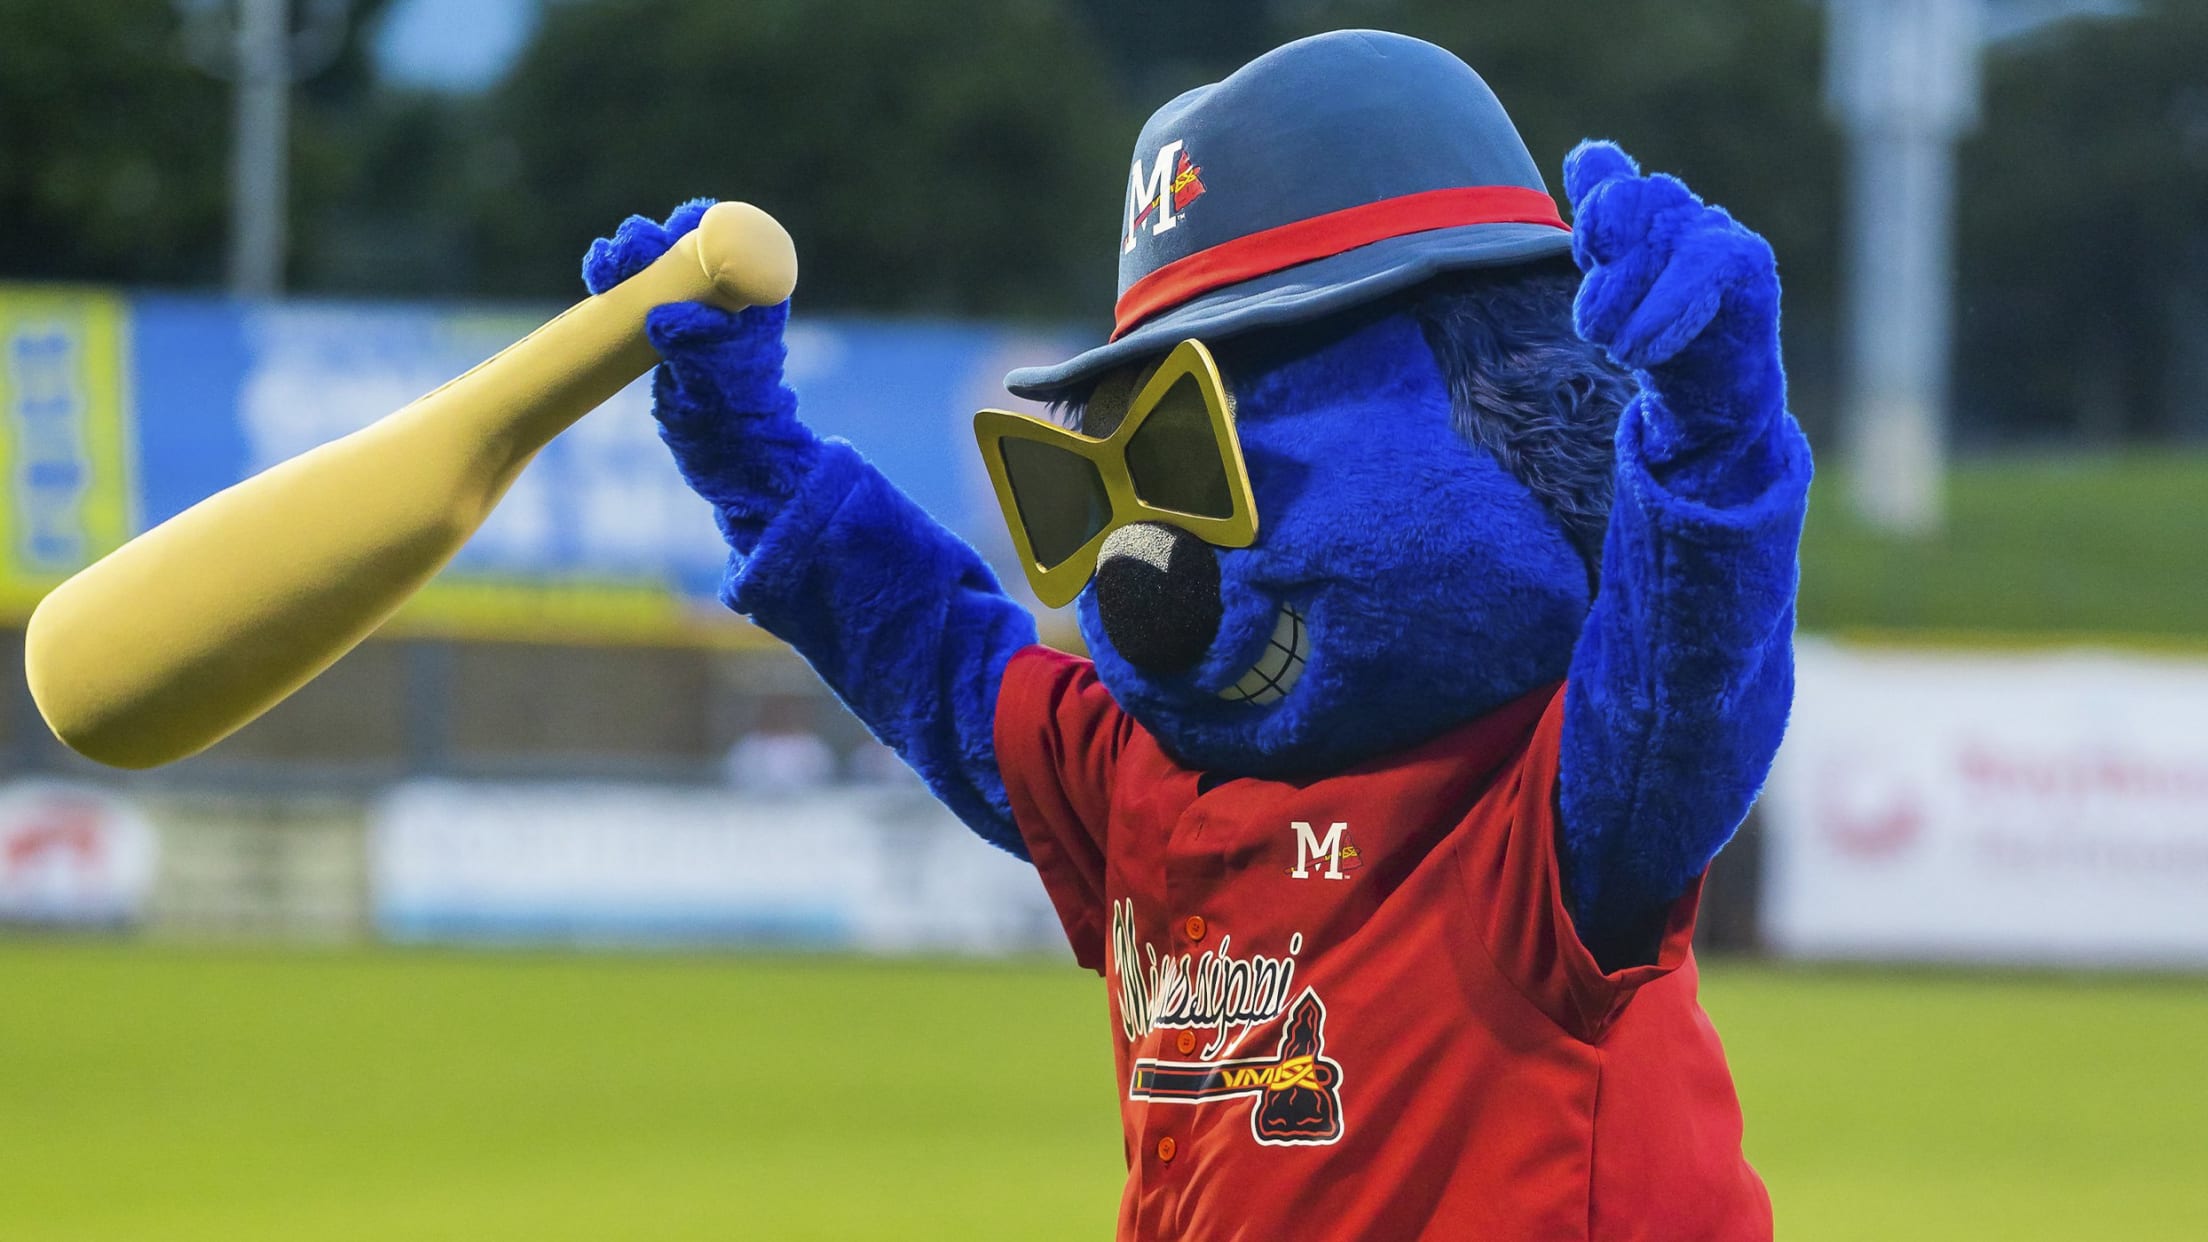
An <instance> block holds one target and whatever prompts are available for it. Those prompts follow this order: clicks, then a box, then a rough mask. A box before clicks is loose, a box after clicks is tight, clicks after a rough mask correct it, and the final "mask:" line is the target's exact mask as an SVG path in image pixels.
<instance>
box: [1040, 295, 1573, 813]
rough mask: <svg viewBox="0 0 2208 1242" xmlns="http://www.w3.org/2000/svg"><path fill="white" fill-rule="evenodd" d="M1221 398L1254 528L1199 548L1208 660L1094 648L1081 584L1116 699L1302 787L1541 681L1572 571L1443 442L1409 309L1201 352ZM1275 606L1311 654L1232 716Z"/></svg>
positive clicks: (1463, 446)
mask: <svg viewBox="0 0 2208 1242" xmlns="http://www.w3.org/2000/svg"><path fill="white" fill-rule="evenodd" d="M1214 352H1215V353H1216V354H1217V356H1218V358H1219V364H1220V368H1221V370H1222V371H1223V372H1224V373H1225V375H1226V378H1227V382H1228V384H1229V385H1230V386H1231V387H1232V389H1233V390H1234V394H1235V425H1236V429H1237V432H1238V434H1239V435H1240V437H1241V441H1242V452H1243V456H1244V457H1245V458H1246V459H1247V461H1248V463H1249V471H1250V484H1251V488H1252V490H1253V492H1254V495H1255V499H1256V503H1257V512H1258V521H1259V531H1258V540H1257V542H1256V544H1254V545H1253V546H1251V547H1249V548H1243V549H1229V550H1223V551H1221V552H1220V553H1219V575H1220V589H1221V594H1222V596H1223V598H1224V600H1225V603H1226V617H1225V620H1224V621H1223V623H1222V624H1221V626H1220V636H1219V639H1218V640H1217V641H1215V642H1214V643H1213V644H1212V649H1211V652H1210V654H1209V655H1208V656H1207V657H1206V658H1205V659H1204V660H1203V661H1202V662H1201V663H1200V664H1198V665H1197V666H1196V667H1195V668H1194V669H1192V670H1190V671H1189V672H1188V673H1186V674H1184V675H1176V676H1154V675H1148V674H1144V673H1142V672H1140V671H1139V670H1137V669H1135V668H1134V667H1133V666H1132V665H1130V664H1128V663H1127V661H1125V660H1124V659H1122V658H1121V657H1120V656H1119V654H1118V652H1116V651H1115V650H1113V648H1112V644H1111V640H1110V638H1109V637H1108V636H1107V635H1106V634H1105V632H1104V627H1103V625H1102V623H1101V622H1100V621H1099V620H1098V618H1097V611H1096V599H1095V592H1094V590H1093V588H1092V589H1091V590H1088V591H1084V592H1083V593H1082V596H1081V598H1080V600H1079V601H1078V604H1077V608H1078V615H1079V617H1080V622H1081V633H1082V637H1083V638H1085V639H1086V640H1087V641H1088V645H1089V653H1090V656H1091V657H1092V658H1093V659H1094V660H1095V661H1096V667H1097V671H1098V674H1099V675H1100V676H1101V677H1102V678H1103V680H1104V684H1105V686H1106V687H1107V688H1108V689H1109V690H1110V691H1111V692H1112V697H1113V698H1114V699H1116V700H1118V702H1119V704H1120V706H1121V707H1123V708H1125V709H1126V710H1127V711H1128V713H1129V714H1131V715H1132V716H1134V718H1135V719H1136V720H1137V721H1139V722H1141V723H1142V725H1143V726H1144V727H1145V728H1147V729H1149V730H1150V732H1151V733H1153V734H1155V735H1156V736H1157V737H1158V739H1159V741H1160V742H1162V743H1163V744H1164V745H1165V746H1166V748H1167V749H1168V750H1169V751H1170V752H1171V753H1172V754H1173V755H1174V756H1175V757H1176V758H1178V759H1179V760H1181V761H1182V762H1183V763H1186V764H1189V765H1191V766H1194V767H1199V768H1206V769H1211V770H1215V771H1219V772H1222V773H1226V774H1230V775H1238V776H1264V777H1301V776H1310V775H1315V774H1320V773H1325V772H1330V771H1334V770H1336V769H1339V768H1342V767H1346V766H1348V765H1350V764H1353V763H1356V762H1358V761H1359V760H1362V759H1367V758H1371V757H1373V756H1376V755H1383V754H1387V753H1389V752H1391V751H1396V750H1401V749H1403V748H1405V747H1408V746H1411V745H1413V744H1415V743H1417V742H1420V741H1423V740H1425V739H1427V738H1430V737H1432V736H1434V734H1436V733H1439V732H1441V731H1443V730H1445V729H1448V728H1450V727H1451V726H1454V725H1457V724H1461V723H1463V722H1465V721H1468V720H1471V719H1473V718H1475V717H1477V716H1480V715H1482V714H1484V713H1486V712H1487V711H1489V710H1491V709H1493V708H1495V707H1499V706H1501V705H1502V704H1503V703H1506V702H1508V701H1509V700H1511V699H1514V698H1517V697H1519V696H1520V695H1523V694H1525V693H1526V692H1527V691H1528V690H1531V689H1533V688H1535V687H1537V686H1540V685H1544V684H1547V683H1550V682H1555V681H1559V680H1561V679H1562V678H1563V677H1564V671H1565V665H1566V663H1567V661H1568V660H1569V659H1570V656H1571V646H1572V639H1573V637H1574V636H1575V635H1576V634H1577V633H1578V632H1579V623H1580V619H1581V618H1583V617H1584V616H1585V615H1586V613H1587V606H1588V582H1587V574H1586V570H1585V567H1584V563H1583V562H1582V560H1581V558H1580V555H1579V553H1578V552H1577V551H1576V550H1575V549H1574V548H1573V547H1572V544H1571V542H1570V540H1569V539H1567V538H1566V536H1565V533H1564V530H1563V528H1562V527H1561V525H1560V524H1559V523H1558V521H1557V520H1556V518H1555V517H1554V516H1553V515H1552V514H1551V513H1550V512H1549V511H1548V510H1547V509H1546V508H1545V507H1544V506H1543V505H1542V504H1541V502H1540V500H1539V499H1538V498H1536V497H1535V496H1534V495H1533V494H1532V492H1530V491H1529V490H1528V489H1527V488H1526V487H1525V486H1524V485H1523V484H1522V483H1520V482H1519V481H1518V480H1517V479H1516V478H1515V477H1513V476H1512V475H1511V474H1510V472H1509V471H1507V470H1506V469H1504V468H1503V466H1502V464H1501V463H1500V462H1499V461H1498V460H1497V459H1496V457H1495V455H1494V454H1493V453H1491V452H1488V451H1487V450H1486V449H1484V448H1481V447H1478V446H1476V445H1474V444H1471V443H1468V442H1467V441H1466V439H1465V437H1463V436H1462V435H1460V434H1459V433H1458V431H1457V426H1456V418H1455V413H1454V411H1453V408H1452V406H1451V402H1450V394H1449V387H1448V384H1447V382H1446V380H1445V378H1444V376H1443V374H1442V370H1441V366H1440V364H1439V362H1438V361H1437V360H1436V359H1435V356H1434V352H1433V350H1432V349H1430V348H1429V347H1428V346H1427V343H1426V339H1425V336H1424V334H1423V332H1422V331H1421V329H1420V326H1419V324H1418V322H1417V321H1416V320H1415V319H1414V318H1413V317H1412V316H1411V315H1410V314H1408V313H1404V312H1394V313H1386V314H1382V315H1380V316H1379V317H1377V318H1375V317H1371V316H1354V317H1347V318H1344V319H1338V320H1334V321H1330V322H1329V323H1327V324H1322V325H1319V326H1318V327H1317V328H1315V329H1313V330H1311V331H1307V332H1298V333H1274V334H1265V335H1263V336H1258V337H1250V338H1239V339H1230V340H1227V341H1223V342H1221V343H1220V344H1219V345H1218V347H1217V348H1216V349H1215V351H1214ZM1281 603H1288V604H1293V605H1295V606H1296V607H1297V608H1298V609H1299V610H1300V611H1301V612H1302V613H1303V615H1304V617H1305V618H1306V622H1307V624H1308V626H1309V629H1310V635H1311V661H1310V664H1309V666H1308V667H1307V668H1306V669H1305V671H1304V674H1303V678H1302V680H1301V681H1300V682H1298V683H1297V685H1296V687H1295V689H1294V691H1293V692H1292V693H1290V694H1289V696H1288V697H1287V698H1286V699H1283V700H1282V701H1281V702H1279V703H1278V704H1275V705H1273V706H1271V707H1264V708H1260V707H1252V706H1250V705H1248V704H1244V703H1230V702H1227V701H1225V700H1222V699H1220V698H1219V697H1218V692H1219V691H1220V690H1222V689H1225V688H1226V687H1228V686H1230V685H1232V684H1233V683H1234V682H1235V680H1236V679H1237V678H1239V677H1240V676H1241V675H1242V673H1243V672H1244V670H1246V669H1248V668H1249V667H1250V665H1251V664H1252V663H1254V662H1255V661H1256V659H1257V657H1258V655H1259V654H1260V653H1261V652H1262V651H1263V650H1264V647H1265V643H1266V640H1267V639H1268V638H1269V637H1270V635H1271V633H1272V630H1273V623H1274V617H1275V611H1276V608H1277V606H1278V605H1279V604H1281Z"/></svg>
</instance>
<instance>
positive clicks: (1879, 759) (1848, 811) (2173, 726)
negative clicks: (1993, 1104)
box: [1763, 642, 2208, 965]
mask: <svg viewBox="0 0 2208 1242" xmlns="http://www.w3.org/2000/svg"><path fill="white" fill-rule="evenodd" d="M1763 810H1764V815H1765V820H1764V822H1765V824H1766V825H1767V828H1768V832H1769V838H1768V844H1767V855H1766V856H1767V859H1768V864H1767V867H1768V870H1767V876H1766V884H1765V890H1764V900H1763V919H1764V932H1765V935H1766V938H1767V940H1768V941H1769V943H1770V944H1772V946H1773V947H1775V948H1777V949H1778V950H1780V951H1782V952H1786V953H1791V954H1798V955H1802V956H1810V957H1845V958H1897V959H1945V960H1955V961H2006V962H2025V963H2047V964H2094V965H2099V964H2114V965H2162V964H2191V965H2200V964H2208V901H2204V900H2203V899H2202V895H2203V894H2204V893H2208V661H2203V660H2186V659H2176V658H2165V657H2149V656H2133V655H2113V654H2100V653H2092V652H2060V653H2048V654H1965V653H1959V652H1904V651H1890V650H1866V649H1856V648H1848V647H1841V646H1834V645H1830V644H1824V643H1808V642H1805V643H1803V644H1802V648H1801V651H1800V664H1799V681H1798V689H1797V693H1796V697H1795V707H1794V716H1793V722H1792V724H1791V725H1790V726H1789V729H1788V734H1787V739H1786V744H1785V746H1784V748H1783V749H1782V751H1781V753H1780V756H1779V763H1778V767H1777V769H1776V771H1775V772H1774V773H1773V776H1772V780H1771V785H1770V788H1769V790H1768V791H1767V793H1766V795H1765V798H1764V802H1763Z"/></svg>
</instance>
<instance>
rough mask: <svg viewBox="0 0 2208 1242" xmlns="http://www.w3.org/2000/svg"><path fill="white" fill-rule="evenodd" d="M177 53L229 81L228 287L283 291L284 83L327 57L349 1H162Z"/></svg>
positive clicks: (341, 38)
mask: <svg viewBox="0 0 2208 1242" xmlns="http://www.w3.org/2000/svg"><path fill="white" fill-rule="evenodd" d="M171 3H172V4H174V6H175V8H176V10H177V12H178V14H179V15H180V16H181V17H182V18H183V20H184V53H185V56H186V57H187V58H189V59H190V60H191V62H192V63H193V64H195V65H197V66H198V67H199V68H200V69H202V70H205V71H206V72H208V73H211V74H213V75H214V76H216V77H218V78H227V79H229V80H230V82H231V86H232V91H233V97H232V101H231V149H230V255H229V283H230V291H231V292H232V293H233V294H236V295H237V296H239V297H273V296H275V295H277V294H279V293H282V292H283V288H284V252H285V249H286V246H287V243H288V240H289V238H288V234H289V228H288V227H287V221H288V219H289V215H290V211H289V201H288V200H289V195H290V181H291V174H290V165H291V158H290V157H291V88H292V86H293V85H295V84H296V83H298V82H300V81H302V80H303V79H306V78H311V77H313V76H314V75H315V74H317V73H320V72H322V71H323V70H324V69H327V68H329V67H330V65H331V64H332V63H333V62H335V61H336V59H337V57H338V54H339V53H340V52H342V51H343V50H344V48H345V37H346V34H347V32H348V30H349V29H350V26H351V14H352V7H353V0H299V4H298V11H297V12H294V0H171Z"/></svg>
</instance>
